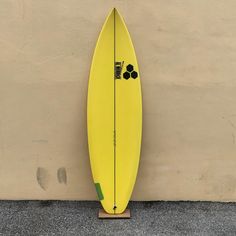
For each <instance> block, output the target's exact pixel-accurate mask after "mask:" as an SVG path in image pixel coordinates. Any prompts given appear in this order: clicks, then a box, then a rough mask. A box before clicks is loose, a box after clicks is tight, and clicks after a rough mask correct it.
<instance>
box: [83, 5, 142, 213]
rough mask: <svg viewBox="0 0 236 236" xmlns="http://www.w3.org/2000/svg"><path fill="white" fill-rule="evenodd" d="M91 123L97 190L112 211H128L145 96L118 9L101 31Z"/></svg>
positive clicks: (90, 98)
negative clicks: (143, 97)
mask: <svg viewBox="0 0 236 236" xmlns="http://www.w3.org/2000/svg"><path fill="white" fill-rule="evenodd" d="M87 125H88V144H89V155H90V164H91V169H92V174H93V179H94V183H95V188H96V191H97V195H98V198H99V200H100V201H101V204H102V206H103V208H104V210H105V211H106V212H107V213H109V214H120V213H122V212H124V211H125V209H126V207H127V204H128V202H129V199H130V197H131V193H132V191H133V187H134V184H135V180H136V176H137V171H138V165H139V158H140V148H141V133H142V97H141V84H140V74H139V69H138V64H137V59H136V55H135V51H134V47H133V44H132V41H131V38H130V35H129V32H128V30H127V27H126V25H125V23H124V20H123V18H122V17H121V15H120V13H119V12H118V11H117V9H115V8H114V9H113V10H112V11H111V12H110V14H109V15H108V17H107V19H106V21H105V23H104V25H103V27H102V30H101V33H100V35H99V38H98V41H97V44H96V48H95V51H94V55H93V60H92V65H91V69H90V78H89V88H88V103H87Z"/></svg>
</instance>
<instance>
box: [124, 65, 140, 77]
mask: <svg viewBox="0 0 236 236" xmlns="http://www.w3.org/2000/svg"><path fill="white" fill-rule="evenodd" d="M137 77H138V72H137V71H135V70H134V66H133V65H131V64H129V65H127V66H126V72H125V73H123V78H124V79H126V80H128V79H129V78H132V79H136V78H137Z"/></svg>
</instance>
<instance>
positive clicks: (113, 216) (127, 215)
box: [98, 209, 130, 219]
mask: <svg viewBox="0 0 236 236" xmlns="http://www.w3.org/2000/svg"><path fill="white" fill-rule="evenodd" d="M98 218H99V219H130V209H126V210H125V211H124V212H123V213H122V214H108V213H106V212H105V211H104V210H103V209H99V212H98Z"/></svg>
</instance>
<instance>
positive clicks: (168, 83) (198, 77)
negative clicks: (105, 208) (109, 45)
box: [0, 0, 236, 201]
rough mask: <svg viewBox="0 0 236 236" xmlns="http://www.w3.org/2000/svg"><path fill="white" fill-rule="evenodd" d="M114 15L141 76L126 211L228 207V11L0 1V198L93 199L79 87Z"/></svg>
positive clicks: (231, 142) (232, 39)
mask: <svg viewBox="0 0 236 236" xmlns="http://www.w3.org/2000/svg"><path fill="white" fill-rule="evenodd" d="M114 6H116V7H117V8H118V9H119V10H120V12H121V13H122V14H123V16H124V18H125V20H126V23H127V26H128V28H129V31H130V33H131V36H132V38H133V42H134V45H135V48H136V52H137V57H138V60H139V64H140V72H141V76H142V87H143V108H144V114H143V116H144V123H143V145H142V156H141V164H140V171H139V175H138V179H137V184H136V186H135V190H134V194H133V199H134V200H158V199H161V200H217V201H235V200H236V17H235V9H236V1H235V0H228V1H225V0H207V1H206V0H198V1H189V0H168V1H167V0H149V1H139V0H136V1H134V0H129V1H127V0H114V1H111V0H86V1H82V0H80V1H78V0H48V1H46V0H37V1H34V0H1V1H0V198H1V199H95V198H96V195H95V190H94V187H93V182H92V178H91V173H90V169H89V158H88V150H87V137H86V94H87V83H88V75H89V68H90V63H91V57H92V54H93V49H94V46H95V43H96V40H97V37H98V34H99V31H100V29H101V26H102V24H103V22H104V19H105V17H106V15H107V14H108V12H109V11H110V9H111V8H112V7H114ZM58 169H59V170H58Z"/></svg>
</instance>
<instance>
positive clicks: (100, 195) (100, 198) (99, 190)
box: [95, 183, 104, 201]
mask: <svg viewBox="0 0 236 236" xmlns="http://www.w3.org/2000/svg"><path fill="white" fill-rule="evenodd" d="M95 188H96V191H97V195H98V199H99V200H100V201H101V200H103V199H104V196H103V194H102V189H101V185H100V184H99V183H95Z"/></svg>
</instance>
